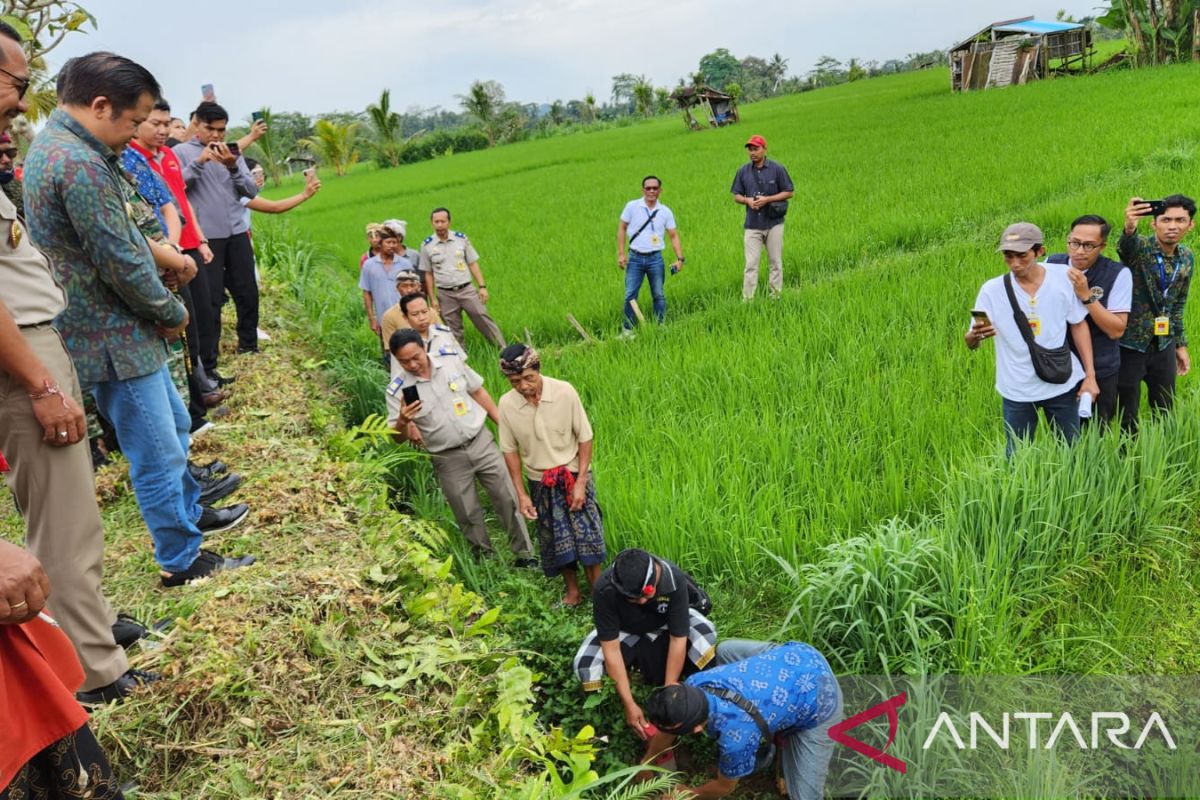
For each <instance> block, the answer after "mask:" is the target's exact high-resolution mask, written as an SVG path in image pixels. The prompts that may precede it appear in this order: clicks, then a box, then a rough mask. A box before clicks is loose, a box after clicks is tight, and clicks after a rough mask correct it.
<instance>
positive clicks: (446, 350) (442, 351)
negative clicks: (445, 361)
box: [437, 344, 458, 356]
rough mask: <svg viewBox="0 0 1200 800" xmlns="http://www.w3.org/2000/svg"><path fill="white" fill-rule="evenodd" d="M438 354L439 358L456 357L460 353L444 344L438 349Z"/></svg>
mask: <svg viewBox="0 0 1200 800" xmlns="http://www.w3.org/2000/svg"><path fill="white" fill-rule="evenodd" d="M437 354H438V355H439V356H456V355H458V351H457V350H455V349H454V348H453V347H451V346H450V345H447V344H444V345H442V346H441V347H439V348H438V351H437Z"/></svg>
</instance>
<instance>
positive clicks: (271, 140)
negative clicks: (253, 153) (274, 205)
mask: <svg viewBox="0 0 1200 800" xmlns="http://www.w3.org/2000/svg"><path fill="white" fill-rule="evenodd" d="M262 120H263V122H265V123H266V125H267V132H266V133H264V134H263V135H262V136H260V137H259V139H258V141H256V142H255V143H254V145H255V147H257V148H258V156H259V158H258V161H259V163H260V164H262V165H263V169H264V170H266V173H267V176H268V177H269V178H270V180H271V184H272V185H274V186H278V185H279V182H280V180H282V178H283V172H284V170H285V169H287V163H288V159H289V158H291V157H292V155H293V154H294V153H295V152H296V139H295V137H294V136H291V135H290V132H289V131H288V130H287V128H286V127H280V126H278V125H277V123H278V122H279V120H277V118H276V116H275V115H274V114H272V113H271V109H270V108H267V107H264V108H263V109H262Z"/></svg>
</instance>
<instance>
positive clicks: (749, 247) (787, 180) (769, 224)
mask: <svg viewBox="0 0 1200 800" xmlns="http://www.w3.org/2000/svg"><path fill="white" fill-rule="evenodd" d="M746 152H747V153H749V155H750V163H748V164H743V165H742V166H741V167H740V168H739V169H738V171H737V174H736V175H734V176H733V187H732V189H731V191H732V192H733V201H734V202H735V203H741V204H742V205H744V206H745V207H746V221H745V223H744V225H743V228H744V229H745V230H744V233H743V237H742V238H743V244H744V247H745V255H746V272H745V275H744V276H743V277H742V299H743V300H747V301H749V300H753V299H754V293H755V292H756V291H758V264H759V261H760V260H761V259H762V251H763V248H764V247H766V250H767V262H768V263H769V264H770V269H771V272H770V276H769V278H768V290H769V294H770V296H771V298H773V299H776V300H778V299H779V294H780V292H782V291H783V218H784V216H785V215H786V214H787V201H788V199H789V198H791V196H792V194H793V193H794V190H795V186H793V185H792V179H791V177H790V176H789V175H788V172H787V170H786V169H784V168H783V165H782V164H779V163H777V162H774V161H771V160H769V159H768V158H767V140H766V139H764V138H763V137H761V136H758V135H757V134H756V135H754V136H751V137H750V139H749V141H747V142H746Z"/></svg>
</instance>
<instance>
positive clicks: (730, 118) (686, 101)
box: [671, 86, 741, 131]
mask: <svg viewBox="0 0 1200 800" xmlns="http://www.w3.org/2000/svg"><path fill="white" fill-rule="evenodd" d="M671 96H672V97H673V98H675V102H677V103H679V108H680V109H681V110H682V111H683V121H684V124H686V125H687V126H688V128H689V129H691V130H693V131H698V130H701V129H702V128H705V127H710V128H720V127H723V126H725V125H732V124H734V123H735V122H740V121H741V118H740V117H738V110H737V100H735V99H733V96H732V95H728V94H725V93H724V92H718V91H717V90H716V89H710V88H708V87H707V86H683V87H680V88H679V89H676V90H675V92H674V93H673V94H672V95H671Z"/></svg>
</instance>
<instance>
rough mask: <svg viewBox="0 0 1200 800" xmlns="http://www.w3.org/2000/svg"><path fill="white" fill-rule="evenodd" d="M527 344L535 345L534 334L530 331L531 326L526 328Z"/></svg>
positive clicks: (528, 345) (529, 345)
mask: <svg viewBox="0 0 1200 800" xmlns="http://www.w3.org/2000/svg"><path fill="white" fill-rule="evenodd" d="M525 345H526V346H527V347H533V334H532V333H530V332H529V328H526V329H525Z"/></svg>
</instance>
